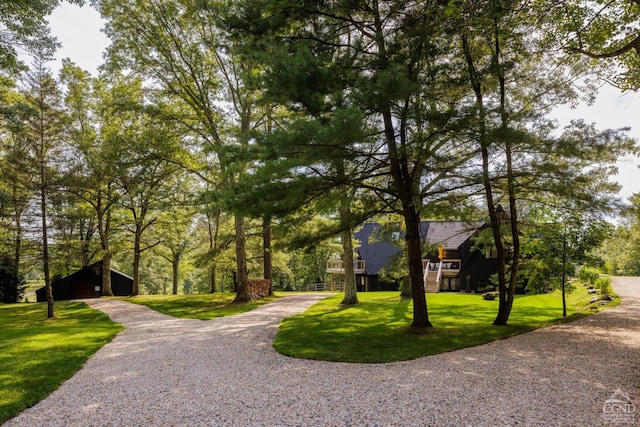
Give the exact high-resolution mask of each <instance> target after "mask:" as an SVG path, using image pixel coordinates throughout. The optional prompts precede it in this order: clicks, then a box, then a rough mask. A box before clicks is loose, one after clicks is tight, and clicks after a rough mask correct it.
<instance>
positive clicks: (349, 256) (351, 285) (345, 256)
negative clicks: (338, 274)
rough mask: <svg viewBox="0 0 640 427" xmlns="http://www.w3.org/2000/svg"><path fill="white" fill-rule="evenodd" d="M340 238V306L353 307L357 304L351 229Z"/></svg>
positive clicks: (345, 231)
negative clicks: (342, 279) (341, 278)
mask: <svg viewBox="0 0 640 427" xmlns="http://www.w3.org/2000/svg"><path fill="white" fill-rule="evenodd" d="M341 234H342V235H341V238H342V262H343V265H344V297H343V299H342V302H341V303H340V304H343V305H354V304H357V303H358V292H357V288H356V273H355V268H354V262H353V240H352V234H351V229H347V230H344V231H343V232H342V233H341Z"/></svg>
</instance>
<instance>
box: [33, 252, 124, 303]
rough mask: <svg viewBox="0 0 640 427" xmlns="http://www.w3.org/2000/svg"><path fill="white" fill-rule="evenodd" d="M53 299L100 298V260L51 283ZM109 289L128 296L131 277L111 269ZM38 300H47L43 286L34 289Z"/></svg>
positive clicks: (119, 294)
mask: <svg viewBox="0 0 640 427" xmlns="http://www.w3.org/2000/svg"><path fill="white" fill-rule="evenodd" d="M51 288H52V290H53V299H54V300H56V301H58V300H71V299H80V298H100V296H101V295H102V261H98V262H96V263H94V264H91V265H89V266H87V267H84V268H82V269H81V270H78V271H76V272H75V273H72V274H70V275H68V276H67V277H63V278H60V279H54V280H53V282H52V283H51ZM111 290H112V291H113V294H114V295H116V296H128V295H131V293H132V292H133V278H132V277H131V276H127V275H126V274H124V273H121V272H119V271H117V270H114V269H111ZM36 297H37V300H38V302H44V301H46V300H47V294H46V289H45V288H44V287H42V288H40V289H38V290H36Z"/></svg>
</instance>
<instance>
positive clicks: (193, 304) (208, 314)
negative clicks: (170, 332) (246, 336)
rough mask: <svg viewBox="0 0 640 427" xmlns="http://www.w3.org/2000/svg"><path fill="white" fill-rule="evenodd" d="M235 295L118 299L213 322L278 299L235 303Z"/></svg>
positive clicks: (186, 317)
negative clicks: (212, 320) (218, 318)
mask: <svg viewBox="0 0 640 427" xmlns="http://www.w3.org/2000/svg"><path fill="white" fill-rule="evenodd" d="M235 295H236V294H235V293H215V294H190V295H138V296H135V297H127V298H118V299H121V300H123V301H127V302H132V303H135V304H141V305H145V306H147V307H149V308H151V309H153V310H155V311H158V312H160V313H164V314H167V315H169V316H173V317H178V318H181V319H200V320H211V319H215V318H217V317H223V316H232V315H234V314H239V313H244V312H247V311H249V310H253V309H254V308H256V307H259V306H261V305H263V304H266V303H268V302H271V301H273V300H274V299H276V298H277V297H276V296H271V297H268V298H264V299H261V300H256V301H249V302H243V303H234V302H233V299H234V298H235Z"/></svg>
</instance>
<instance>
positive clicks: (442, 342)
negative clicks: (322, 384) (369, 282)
mask: <svg viewBox="0 0 640 427" xmlns="http://www.w3.org/2000/svg"><path fill="white" fill-rule="evenodd" d="M358 298H359V300H360V303H359V304H357V305H355V306H350V307H343V306H340V305H339V303H340V301H341V299H342V295H336V296H333V297H330V298H327V299H325V300H323V301H321V302H320V303H318V304H316V305H314V306H313V307H311V308H310V309H309V310H307V311H306V312H305V313H303V314H300V315H297V316H294V317H291V318H288V319H285V320H284V321H283V322H282V324H281V325H280V329H279V330H278V334H277V336H276V339H275V342H274V347H275V348H276V349H277V350H278V351H279V352H281V353H282V354H285V355H288V356H292V357H299V358H307V359H317V360H330V361H342V362H363V363H375V362H391V361H397V360H408V359H414V358H416V357H420V356H427V355H433V354H439V353H444V352H448V351H452V350H456V349H460V348H465V347H471V346H475V345H479V344H484V343H487V342H490V341H494V340H498V339H502V338H506V337H510V336H513V335H517V334H521V333H523V332H527V331H531V330H533V329H537V328H541V327H544V326H548V325H552V324H555V323H560V322H563V321H567V320H572V319H576V318H578V317H581V316H584V315H586V314H588V313H591V312H593V311H596V310H598V309H600V306H599V305H594V306H593V310H592V309H591V308H590V306H589V304H588V302H589V296H587V293H586V291H585V289H584V288H583V287H581V286H580V287H578V289H577V290H576V292H574V293H573V294H571V295H570V297H569V304H568V306H569V308H568V314H569V317H568V318H566V319H562V317H561V316H562V302H561V295H560V293H559V292H554V293H552V294H544V295H535V296H517V297H516V301H515V302H514V307H513V310H512V313H511V317H510V320H509V325H508V326H492V325H491V323H492V322H493V319H494V318H495V316H496V313H497V309H498V302H497V301H485V300H483V299H482V298H481V296H480V295H474V294H459V293H440V294H428V296H427V303H428V307H429V319H430V321H431V323H432V324H433V326H434V327H433V328H432V329H428V330H426V331H415V330H412V329H410V328H408V325H410V324H411V320H412V303H411V299H402V298H400V297H399V296H398V293H397V292H370V293H360V294H359V295H358ZM618 302H619V300H618V299H616V302H614V303H611V304H610V305H615V304H616V303H618ZM588 307H589V308H588ZM580 308H582V310H580V311H579V312H578V310H579V309H580Z"/></svg>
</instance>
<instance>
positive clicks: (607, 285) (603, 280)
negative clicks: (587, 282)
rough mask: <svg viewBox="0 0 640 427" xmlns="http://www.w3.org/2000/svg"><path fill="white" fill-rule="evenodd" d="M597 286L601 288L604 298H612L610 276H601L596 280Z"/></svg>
mask: <svg viewBox="0 0 640 427" xmlns="http://www.w3.org/2000/svg"><path fill="white" fill-rule="evenodd" d="M595 285H596V287H597V288H598V289H599V290H600V297H601V298H602V299H606V300H610V299H611V295H610V294H611V279H609V278H608V277H599V278H598V279H597V280H596V282H595Z"/></svg>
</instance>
